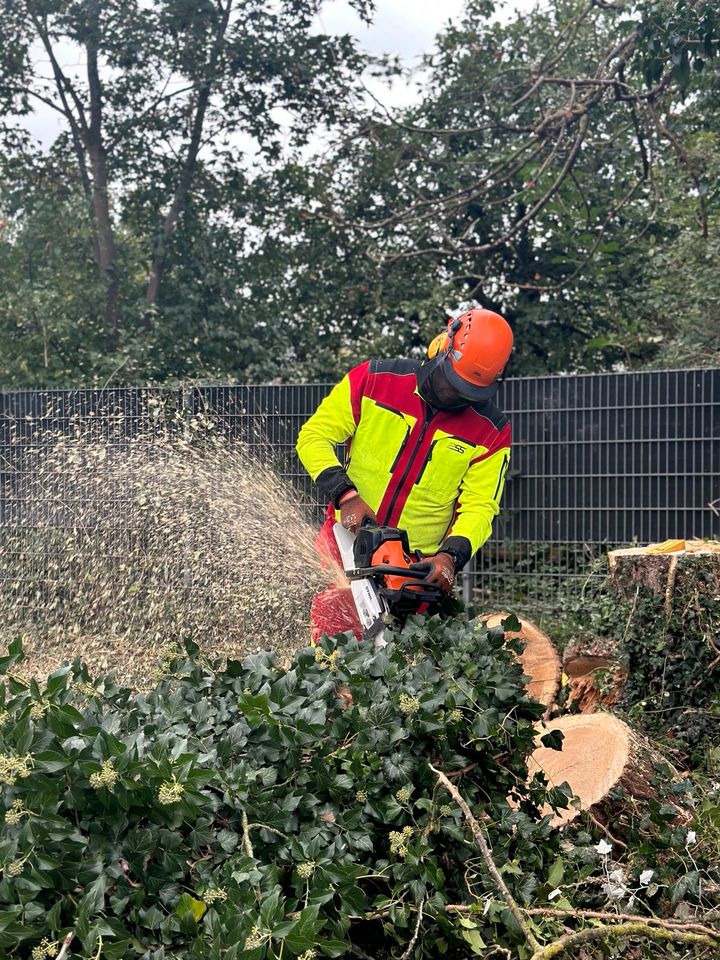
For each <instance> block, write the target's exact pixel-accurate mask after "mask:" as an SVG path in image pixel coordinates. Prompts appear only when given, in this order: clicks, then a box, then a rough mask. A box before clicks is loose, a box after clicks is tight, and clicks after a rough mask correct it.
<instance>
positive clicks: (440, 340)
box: [428, 308, 513, 402]
mask: <svg viewBox="0 0 720 960" xmlns="http://www.w3.org/2000/svg"><path fill="white" fill-rule="evenodd" d="M512 346H513V334H512V330H511V329H510V324H509V323H508V322H507V320H505V318H504V317H501V316H500V314H499V313H494V312H493V311H492V310H483V309H480V308H474V309H472V310H468V311H467V312H466V313H463V314H461V315H460V316H459V317H455V318H454V319H451V320H449V321H448V328H447V331H446V332H444V333H441V334H439V335H438V336H437V337H435V339H434V340H433V341H432V342H431V344H430V346H429V347H428V357H430V358H431V359H432V358H437V360H436V363H438V364H439V365H442V370H443V373H444V375H445V377H446V379H447V381H448V383H449V384H450V385H451V386H452V387H453V388H454V389H455V390H456V391H457V392H458V393H459V394H460V396H462V397H464V398H465V399H466V400H469V401H471V402H472V401H475V400H483V399H485V398H486V397H487V396H488V393H489V391H488V388H489V387H492V386H493V384H494V383H495V381H496V380H497V379H498V377H499V376H500V374H501V373H502V372H503V370H504V369H505V367H506V365H507V362H508V360H509V359H510V353H511V351H512Z"/></svg>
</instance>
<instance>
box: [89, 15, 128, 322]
mask: <svg viewBox="0 0 720 960" xmlns="http://www.w3.org/2000/svg"><path fill="white" fill-rule="evenodd" d="M87 18H88V34H87V43H86V51H87V76H88V87H89V91H90V123H89V124H88V127H87V131H86V146H87V151H88V156H89V157H90V170H91V173H92V210H93V219H94V221H95V231H96V246H95V249H96V253H97V265H98V267H99V269H100V273H101V275H102V278H103V281H104V283H105V320H106V323H107V325H108V327H109V329H110V331H111V332H112V334H113V338H114V339H116V338H117V334H118V331H119V329H120V291H119V284H118V275H117V251H116V248H115V235H114V232H113V225H112V219H111V217H110V201H109V197H108V171H107V154H106V152H105V147H104V144H103V131H102V84H101V81H100V73H99V71H98V45H99V37H100V0H88V5H87Z"/></svg>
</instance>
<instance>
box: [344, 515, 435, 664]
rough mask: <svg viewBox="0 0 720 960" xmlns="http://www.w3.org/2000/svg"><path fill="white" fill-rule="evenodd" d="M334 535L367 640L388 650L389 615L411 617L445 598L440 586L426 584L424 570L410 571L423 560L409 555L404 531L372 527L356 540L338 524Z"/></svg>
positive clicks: (363, 528) (371, 525)
mask: <svg viewBox="0 0 720 960" xmlns="http://www.w3.org/2000/svg"><path fill="white" fill-rule="evenodd" d="M333 533H334V535H335V542H336V543H337V545H338V549H339V550H340V556H341V557H342V562H343V567H344V569H345V576H346V577H347V579H348V580H349V581H350V590H351V591H352V596H353V600H354V602H355V607H356V609H357V613H358V617H359V619H360V623H361V624H362V626H363V629H364V630H365V638H366V639H370V638H374V640H375V644H376V646H383V645H384V642H385V641H384V639H383V632H384V628H385V622H386V621H385V617H386V615H387V614H392V615H395V616H402V615H407V614H408V613H414V612H416V611H417V610H419V609H420V608H421V607H422V606H423V604H428V603H433V602H436V601H438V600H440V599H442V596H443V592H442V590H441V589H440V587H439V586H437V585H436V584H433V583H427V582H425V576H426V574H425V573H424V572H423V571H422V570H412V569H411V567H410V565H411V564H413V563H417V562H418V560H420V557H418V556H417V555H413V554H412V553H411V552H410V546H409V543H408V535H407V533H406V531H405V530H397V529H396V528H395V527H380V526H376V525H375V524H372V522H370V523H367V524H366V525H363V526H361V527H360V529H359V530H358V532H357V534H356V535H355V536H353V534H352V533H350V531H349V530H346V529H345V527H343V526H342V525H341V524H339V523H336V524H335V526H334V527H333Z"/></svg>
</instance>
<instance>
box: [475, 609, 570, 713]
mask: <svg viewBox="0 0 720 960" xmlns="http://www.w3.org/2000/svg"><path fill="white" fill-rule="evenodd" d="M509 616H510V614H509V613H505V612H500V613H488V614H485V615H484V616H482V617H480V620H481V621H482V622H483V623H484V624H485V625H486V626H487V627H497V626H499V625H500V624H501V623H502V621H503V620H506V619H507V618H508V617H509ZM518 619H519V620H520V630H516V631H508V632H507V633H506V634H505V636H506V637H508V638H509V639H515V638H516V639H519V640H521V641H522V642H523V643H524V644H525V649H524V650H523V652H522V653H521V654H520V656H519V658H518V659H519V661H520V664H521V665H522V668H523V672H524V673H525V674H526V675H527V676H528V677H530V678H531V679H530V683H529V684H528V688H527V689H528V693H529V695H530V696H531V697H533V699H535V700H537V701H539V702H540V703H542V705H543V706H544V707H545V716H547V715H548V714H549V712H550V708H551V707H552V705H553V703H554V702H555V697H556V696H557V692H558V689H559V687H560V657H559V655H558V652H557V650H556V649H555V647H554V645H553V642H552V640H551V639H550V638H549V637H548V636H547V634H545V633H543V631H542V630H541V629H540V628H539V627H536V626H535V624H534V623H532V622H531V621H530V620H525V619H520V618H519V617H518Z"/></svg>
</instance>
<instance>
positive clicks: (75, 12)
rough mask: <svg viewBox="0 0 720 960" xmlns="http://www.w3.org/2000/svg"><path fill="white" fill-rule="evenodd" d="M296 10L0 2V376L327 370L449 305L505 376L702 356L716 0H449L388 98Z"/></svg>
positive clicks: (418, 327)
mask: <svg viewBox="0 0 720 960" xmlns="http://www.w3.org/2000/svg"><path fill="white" fill-rule="evenodd" d="M353 5H354V7H355V8H356V10H357V11H358V13H359V14H360V15H361V16H362V17H363V18H365V19H366V20H368V19H369V18H370V17H371V16H372V9H371V4H370V3H369V2H368V0H355V3H354V4H353ZM320 6H321V4H320V3H319V2H317V0H284V2H283V3H280V4H277V5H274V6H272V7H269V6H268V5H267V4H263V3H261V2H260V0H215V2H211V0H203V2H201V3H193V4H188V3H187V2H186V0H154V2H153V3H151V4H141V3H135V4H130V5H128V4H127V3H125V2H123V3H120V2H119V0H72V2H69V3H68V2H63V3H60V2H56V0H53V2H48V0H19V2H16V3H13V4H11V5H8V6H7V8H6V11H5V13H4V16H3V18H2V19H0V51H1V52H0V104H1V106H2V112H3V114H4V117H5V119H4V120H3V121H2V122H1V125H0V135H1V137H2V147H3V149H2V159H0V269H2V275H3V278H4V279H3V283H2V287H1V288H0V357H1V359H0V382H2V383H3V385H7V386H13V385H32V384H74V383H79V382H103V383H104V382H107V381H109V380H110V381H113V382H134V381H138V380H145V381H147V380H151V381H163V380H168V379H179V378H199V379H239V380H248V381H251V380H263V379H282V380H303V379H313V380H315V379H322V380H325V379H333V378H334V377H336V376H338V375H339V374H341V373H342V372H343V370H344V369H346V368H347V367H348V366H349V365H350V364H352V363H353V362H357V361H359V360H361V359H365V358H366V357H367V356H370V355H376V356H377V355H388V354H393V353H403V354H408V353H410V354H415V355H421V352H422V350H423V349H424V345H425V344H426V342H427V341H428V340H429V339H430V338H431V336H432V335H433V334H435V333H436V332H437V331H438V330H439V329H440V328H441V325H442V323H443V322H444V319H445V317H446V316H447V314H448V312H450V311H452V310H455V309H457V308H459V307H460V306H464V305H467V304H471V303H478V304H480V305H483V306H488V307H491V308H494V309H498V310H500V311H501V312H503V313H504V314H505V315H506V316H508V318H509V319H510V321H511V323H512V324H513V326H514V329H515V332H516V343H517V347H516V352H515V355H514V358H513V361H512V368H511V372H514V373H537V372H548V371H559V370H580V369H608V368H612V367H613V366H614V365H617V364H623V365H625V366H632V367H636V366H643V365H648V364H657V363H663V364H699V363H708V362H711V363H712V362H718V360H719V359H720V333H718V330H720V324H718V313H719V312H720V308H719V307H718V303H720V279H718V273H717V270H716V269H715V268H714V265H715V262H716V255H717V248H718V238H717V230H718V186H717V184H718V176H717V174H718V168H719V166H720V123H719V115H718V114H719V111H718V102H720V101H719V100H718V93H719V92H720V91H719V85H720V75H719V73H718V68H717V64H718V57H717V51H718V47H719V46H720V14H718V12H717V11H716V8H715V4H713V3H710V2H708V0H677V2H667V0H661V2H648V0H645V2H640V3H638V2H623V0H621V2H618V3H605V2H597V0H594V2H586V0H548V2H547V3H543V4H542V5H540V6H539V7H538V8H536V9H534V10H533V11H531V12H528V13H516V14H514V15H512V16H510V17H509V18H507V17H506V18H504V19H501V18H499V17H498V16H497V15H496V11H495V6H494V4H493V2H492V0H467V3H466V7H465V11H464V14H463V17H462V18H461V19H460V20H459V21H458V22H457V23H451V24H449V25H448V26H447V27H446V29H445V30H444V31H443V32H442V33H441V34H440V35H439V36H438V38H437V41H436V46H435V49H434V50H433V51H428V53H427V55H426V57H425V58H424V62H423V64H422V68H421V70H420V72H419V74H418V77H417V78H411V77H406V79H407V80H408V82H409V81H410V80H411V79H417V80H418V81H419V84H420V86H419V94H418V96H417V98H416V100H415V101H414V102H413V104H412V105H411V106H410V107H408V108H405V109H402V110H390V109H389V108H388V107H387V106H386V105H385V104H384V103H383V102H382V101H381V98H378V97H377V95H373V94H372V93H371V92H370V91H369V90H368V89H367V88H366V87H365V86H364V78H365V77H366V76H367V71H368V70H373V69H374V70H375V71H376V72H380V73H387V74H390V75H397V74H398V72H399V71H400V68H399V67H398V65H397V63H396V62H395V60H394V59H393V58H390V57H388V58H385V59H384V60H382V61H377V60H376V61H374V62H373V61H371V59H370V58H369V57H368V56H367V55H365V54H363V52H362V51H361V50H360V49H359V48H358V44H357V41H355V40H354V39H353V38H351V37H349V36H332V35H328V34H327V33H325V32H324V31H321V29H320V26H319V21H317V19H316V14H317V12H318V10H319V8H320ZM68 51H71V52H74V53H76V54H77V57H76V60H77V62H79V63H80V64H81V66H80V67H68V66H67V63H68V60H72V57H69V56H68ZM396 82H397V81H396ZM36 104H43V105H44V106H45V107H46V108H47V109H51V110H52V111H53V112H55V113H57V114H58V116H60V117H61V118H62V121H63V128H62V132H61V133H60V135H59V136H58V137H57V138H56V139H55V141H54V142H53V143H52V144H51V145H50V146H49V147H47V148H45V147H43V146H42V145H40V144H37V143H34V142H33V141H32V139H31V138H30V136H29V134H28V133H27V125H26V118H27V115H28V114H29V113H30V112H31V111H32V110H33V109H34V106H35V105H36Z"/></svg>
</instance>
